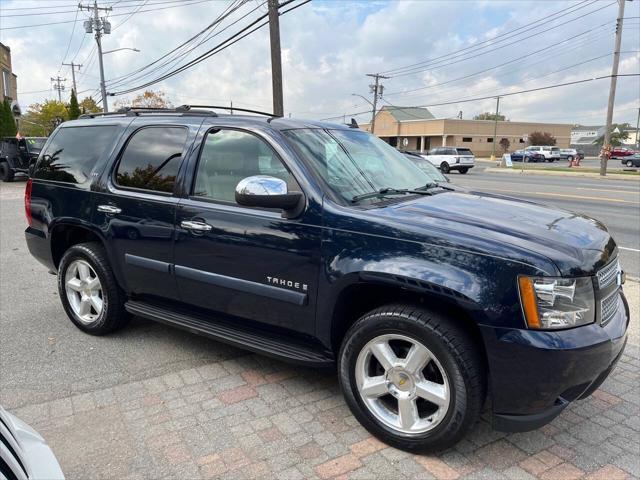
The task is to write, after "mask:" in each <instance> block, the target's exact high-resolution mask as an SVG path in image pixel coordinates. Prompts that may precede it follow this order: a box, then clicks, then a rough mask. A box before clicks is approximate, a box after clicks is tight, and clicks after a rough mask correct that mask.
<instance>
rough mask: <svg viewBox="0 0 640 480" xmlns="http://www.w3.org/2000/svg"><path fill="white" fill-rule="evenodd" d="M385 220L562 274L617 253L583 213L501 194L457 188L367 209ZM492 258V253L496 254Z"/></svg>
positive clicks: (591, 267) (585, 270) (587, 268)
mask: <svg viewBox="0 0 640 480" xmlns="http://www.w3.org/2000/svg"><path fill="white" fill-rule="evenodd" d="M370 212H371V213H373V214H374V215H376V216H381V217H385V219H386V220H387V221H391V222H395V223H398V222H399V223H403V224H405V225H406V227H408V228H412V229H415V228H419V229H420V230H421V233H422V234H424V235H428V236H429V237H434V236H435V235H436V232H437V233H438V235H440V234H442V235H445V236H447V237H448V238H447V239H448V240H449V241H450V242H454V243H457V244H458V246H459V247H461V248H465V247H466V248H469V245H467V243H477V242H475V240H482V241H484V242H485V244H489V245H496V249H495V250H496V251H495V252H492V251H489V252H486V253H496V252H497V251H498V250H500V251H502V250H503V249H502V248H500V249H499V248H498V246H502V247H504V246H506V245H509V246H512V247H516V248H517V249H519V250H526V251H529V252H532V253H534V254H535V255H536V256H539V255H542V256H544V257H546V258H548V259H549V260H551V261H552V262H553V263H554V264H555V265H556V266H557V268H558V270H559V271H560V272H561V274H562V275H567V276H577V275H590V274H593V273H594V271H595V270H597V269H598V268H600V267H601V266H602V265H604V264H606V263H608V262H609V261H610V259H611V258H612V257H613V256H614V255H615V254H616V245H615V242H614V241H613V239H612V238H611V235H610V234H609V232H608V231H607V228H606V227H605V226H604V225H603V224H602V223H600V222H599V221H597V220H594V219H593V218H590V217H587V216H585V215H582V214H578V213H573V212H568V211H565V210H560V209H556V208H552V207H549V206H545V205H541V204H537V203H534V202H528V201H524V200H518V199H515V198H511V197H507V196H504V195H494V194H489V193H482V192H475V191H466V190H456V191H452V192H443V193H437V194H434V195H431V196H426V195H425V196H420V197H417V198H415V199H411V200H407V201H403V202H400V203H395V204H391V205H387V206H384V207H381V208H375V209H372V210H370ZM496 254H497V253H496Z"/></svg>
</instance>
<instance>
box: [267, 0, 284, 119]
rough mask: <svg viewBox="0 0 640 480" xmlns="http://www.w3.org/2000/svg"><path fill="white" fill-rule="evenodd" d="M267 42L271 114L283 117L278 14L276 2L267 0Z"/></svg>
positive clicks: (278, 6)
mask: <svg viewBox="0 0 640 480" xmlns="http://www.w3.org/2000/svg"><path fill="white" fill-rule="evenodd" d="M267 4H268V8H269V40H270V44H271V88H272V91H273V92H272V95H273V114H274V115H276V116H278V117H282V116H284V97H283V94H282V58H281V52H280V13H279V12H278V8H280V4H279V2H278V0H268V2H267Z"/></svg>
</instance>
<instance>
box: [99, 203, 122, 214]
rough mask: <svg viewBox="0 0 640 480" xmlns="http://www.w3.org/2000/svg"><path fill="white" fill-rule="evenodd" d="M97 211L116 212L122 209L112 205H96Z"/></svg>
mask: <svg viewBox="0 0 640 480" xmlns="http://www.w3.org/2000/svg"><path fill="white" fill-rule="evenodd" d="M98 211H99V212H103V213H111V214H116V213H120V212H122V209H121V208H119V207H115V206H113V205H98Z"/></svg>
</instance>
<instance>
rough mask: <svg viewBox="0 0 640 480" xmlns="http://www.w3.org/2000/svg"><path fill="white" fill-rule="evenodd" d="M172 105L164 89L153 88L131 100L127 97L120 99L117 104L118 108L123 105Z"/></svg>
mask: <svg viewBox="0 0 640 480" xmlns="http://www.w3.org/2000/svg"><path fill="white" fill-rule="evenodd" d="M172 106H173V105H172V103H171V101H169V99H168V98H167V95H166V94H165V93H164V92H163V91H162V90H158V91H156V92H154V91H153V90H145V91H144V92H143V93H141V94H140V95H138V96H137V97H134V98H133V100H131V101H129V100H126V99H124V100H118V101H117V102H116V104H115V107H116V109H117V108H123V107H133V108H135V107H138V108H171V107H172Z"/></svg>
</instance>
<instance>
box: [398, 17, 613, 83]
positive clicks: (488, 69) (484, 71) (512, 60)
mask: <svg viewBox="0 0 640 480" xmlns="http://www.w3.org/2000/svg"><path fill="white" fill-rule="evenodd" d="M610 23H611V22H610V21H609V22H605V23H603V24H601V25H598V26H596V27H594V28H593V29H591V30H587V31H584V32H582V33H579V34H577V35H574V36H572V37H569V38H565V39H564V40H561V41H559V42H556V43H552V44H551V45H547V46H546V47H543V48H540V49H538V50H534V51H533V52H529V53H527V54H525V55H521V56H519V57H516V58H513V59H511V60H508V61H506V62H503V63H500V64H498V65H495V66H493V67H488V68H484V69H482V70H479V71H477V72H474V73H470V74H469V75H464V76H462V77H458V78H454V79H451V80H447V81H444V82H440V83H436V84H433V85H427V86H425V87H418V88H414V89H411V90H406V91H404V92H396V93H389V94H387V96H395V95H401V94H407V93H411V92H417V91H420V90H427V89H430V88H433V87H436V86H439V85H446V84H449V83H453V82H457V81H460V80H466V79H467V78H471V77H475V76H476V75H480V74H482V73H486V72H489V71H491V70H495V69H497V68H501V67H504V66H506V65H510V64H512V63H514V62H517V61H520V60H522V59H525V58H528V57H531V56H533V55H536V54H538V53H540V52H543V51H545V50H549V49H550V48H553V47H557V46H558V45H562V44H563V43H566V42H568V41H570V40H574V39H576V38H579V37H582V36H584V35H588V34H589V33H592V32H593V31H594V30H595V29H598V28H602V27H604V26H606V25H609V24H610ZM453 63H455V62H453Z"/></svg>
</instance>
